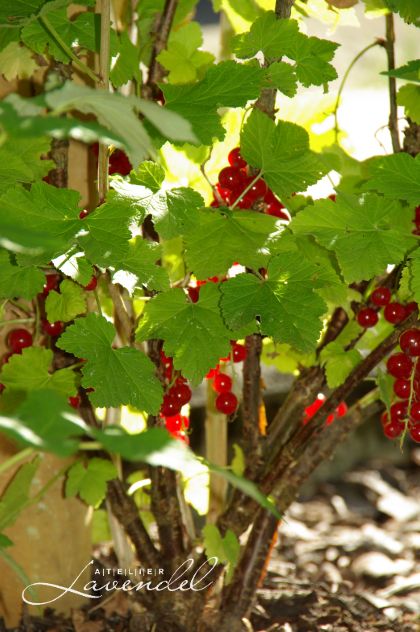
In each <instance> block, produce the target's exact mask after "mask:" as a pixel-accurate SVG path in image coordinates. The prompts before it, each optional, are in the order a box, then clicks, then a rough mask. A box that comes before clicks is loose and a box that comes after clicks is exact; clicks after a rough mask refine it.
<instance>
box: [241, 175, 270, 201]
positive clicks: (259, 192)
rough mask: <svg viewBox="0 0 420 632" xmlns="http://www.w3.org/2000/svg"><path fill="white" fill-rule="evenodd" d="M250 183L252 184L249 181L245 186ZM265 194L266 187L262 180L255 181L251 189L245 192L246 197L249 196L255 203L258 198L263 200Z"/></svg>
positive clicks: (250, 180)
mask: <svg viewBox="0 0 420 632" xmlns="http://www.w3.org/2000/svg"><path fill="white" fill-rule="evenodd" d="M251 182H252V179H249V181H248V182H247V186H248V185H249V184H251ZM266 193H267V185H266V183H265V182H264V180H262V179H261V178H260V179H259V180H256V181H255V182H254V184H253V185H252V187H251V188H250V189H249V190H248V191H247V193H246V195H249V196H250V197H252V198H253V199H254V201H255V200H258V199H260V198H263V197H264V196H265V194H266Z"/></svg>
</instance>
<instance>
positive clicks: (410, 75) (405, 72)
mask: <svg viewBox="0 0 420 632" xmlns="http://www.w3.org/2000/svg"><path fill="white" fill-rule="evenodd" d="M381 75H387V76H388V77H397V79H403V80H404V81H413V82H414V83H420V59H413V60H412V61H408V62H407V63H406V64H404V66H400V67H399V68H395V70H387V71H383V72H381Z"/></svg>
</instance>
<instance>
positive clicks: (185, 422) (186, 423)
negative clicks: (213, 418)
mask: <svg viewBox="0 0 420 632" xmlns="http://www.w3.org/2000/svg"><path fill="white" fill-rule="evenodd" d="M181 421H182V427H183V428H189V427H190V418H189V417H187V416H186V415H181Z"/></svg>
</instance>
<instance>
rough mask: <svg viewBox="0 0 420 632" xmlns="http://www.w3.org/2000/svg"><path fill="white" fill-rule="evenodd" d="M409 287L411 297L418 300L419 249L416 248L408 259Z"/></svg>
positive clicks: (419, 291) (419, 299)
mask: <svg viewBox="0 0 420 632" xmlns="http://www.w3.org/2000/svg"><path fill="white" fill-rule="evenodd" d="M408 269H409V288H410V290H411V291H412V293H413V299H414V300H415V301H420V250H419V249H418V248H416V250H415V251H414V252H413V253H412V254H411V255H410V261H409V266H408Z"/></svg>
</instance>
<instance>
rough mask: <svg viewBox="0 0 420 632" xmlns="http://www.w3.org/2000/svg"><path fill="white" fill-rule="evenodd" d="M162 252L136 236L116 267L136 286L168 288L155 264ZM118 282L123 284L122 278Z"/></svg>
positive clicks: (161, 270)
mask: <svg viewBox="0 0 420 632" xmlns="http://www.w3.org/2000/svg"><path fill="white" fill-rule="evenodd" d="M161 257H162V252H161V247H160V245H159V244H156V243H153V242H150V241H146V240H145V239H142V238H141V237H137V238H136V239H135V241H134V242H131V243H130V244H129V249H128V253H127V255H126V257H125V258H124V259H123V260H121V261H120V263H119V266H118V268H120V269H121V270H125V271H126V272H130V273H131V274H133V275H134V276H135V277H136V279H135V285H136V286H137V287H141V286H143V285H144V286H145V287H146V288H147V289H149V290H157V291H164V290H168V289H169V277H168V273H167V271H166V270H165V269H164V268H162V266H159V265H157V263H156V262H157V261H158V260H159V259H161ZM0 274H1V273H0ZM119 283H121V285H124V282H123V280H120V279H119Z"/></svg>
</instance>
